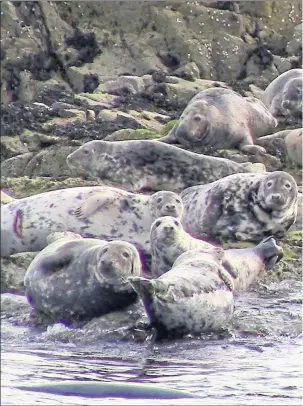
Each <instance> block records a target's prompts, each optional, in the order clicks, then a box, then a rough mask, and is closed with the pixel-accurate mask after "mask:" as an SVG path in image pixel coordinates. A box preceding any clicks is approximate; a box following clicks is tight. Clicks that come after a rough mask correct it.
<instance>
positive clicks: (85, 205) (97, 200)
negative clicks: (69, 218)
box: [74, 191, 117, 219]
mask: <svg viewBox="0 0 303 406" xmlns="http://www.w3.org/2000/svg"><path fill="white" fill-rule="evenodd" d="M114 202H117V194H116V193H115V192H113V191H104V192H98V193H96V194H95V195H93V196H90V197H88V198H87V199H86V200H85V201H83V202H82V203H81V204H80V206H79V207H77V208H76V209H75V210H74V215H75V216H76V217H77V218H82V219H83V218H88V217H90V216H93V215H94V214H96V212H98V211H100V210H101V209H102V208H103V207H105V206H107V205H108V204H113V203H114Z"/></svg>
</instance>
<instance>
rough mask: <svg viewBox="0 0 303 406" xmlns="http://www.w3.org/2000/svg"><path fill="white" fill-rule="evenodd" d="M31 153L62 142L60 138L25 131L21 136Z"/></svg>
mask: <svg viewBox="0 0 303 406" xmlns="http://www.w3.org/2000/svg"><path fill="white" fill-rule="evenodd" d="M19 137H20V140H21V141H22V142H23V143H24V144H25V145H26V147H27V148H28V150H29V151H30V152H38V151H40V149H41V148H45V147H48V146H50V145H54V144H58V143H59V142H62V139H60V138H59V137H52V136H50V135H46V134H42V133H38V132H36V131H29V130H24V131H23V133H22V134H21V135H20V136H19Z"/></svg>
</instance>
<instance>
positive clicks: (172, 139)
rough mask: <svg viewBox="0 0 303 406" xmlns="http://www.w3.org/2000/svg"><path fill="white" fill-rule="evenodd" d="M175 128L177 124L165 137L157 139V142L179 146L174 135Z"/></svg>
mask: <svg viewBox="0 0 303 406" xmlns="http://www.w3.org/2000/svg"><path fill="white" fill-rule="evenodd" d="M177 127H178V124H176V125H175V126H174V127H173V128H172V129H171V130H170V132H169V133H168V134H167V135H166V136H165V137H162V138H158V139H157V141H160V142H164V143H165V144H179V142H178V139H177V137H176V135H175V132H176V129H177Z"/></svg>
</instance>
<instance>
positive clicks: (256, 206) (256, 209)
mask: <svg viewBox="0 0 303 406" xmlns="http://www.w3.org/2000/svg"><path fill="white" fill-rule="evenodd" d="M181 198H182V200H183V204H184V212H183V216H182V219H181V223H182V225H183V227H184V229H185V230H186V231H187V232H189V233H191V234H193V235H195V236H199V237H203V236H204V237H205V235H206V236H208V237H209V238H214V239H215V240H216V237H219V239H223V240H243V241H252V242H259V241H260V240H261V239H262V238H263V237H267V236H270V235H273V236H277V237H281V236H283V234H284V233H285V232H286V231H287V230H288V229H289V228H290V226H291V225H292V224H293V223H294V222H295V219H296V215H297V199H298V190H297V184H296V181H295V180H294V178H293V177H292V176H291V175H289V174H288V173H287V172H282V171H275V172H270V173H262V174H261V173H260V174H250V173H242V174H241V175H240V174H235V175H230V176H227V177H225V178H223V179H220V180H217V181H215V182H212V183H210V184H208V185H201V186H193V187H191V188H188V189H185V190H184V191H183V192H182V193H181Z"/></svg>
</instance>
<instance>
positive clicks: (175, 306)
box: [129, 248, 234, 338]
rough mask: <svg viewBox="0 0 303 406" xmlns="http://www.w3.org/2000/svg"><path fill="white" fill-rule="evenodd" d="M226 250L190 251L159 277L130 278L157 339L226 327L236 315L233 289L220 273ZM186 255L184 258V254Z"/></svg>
mask: <svg viewBox="0 0 303 406" xmlns="http://www.w3.org/2000/svg"><path fill="white" fill-rule="evenodd" d="M223 255H224V252H223V250H222V249H220V248H217V249H216V250H213V249H211V250H207V249H205V251H204V252H203V250H190V251H187V252H186V253H184V254H182V255H181V256H179V257H178V259H177V261H176V262H175V263H174V265H173V267H172V269H171V270H170V271H168V272H166V273H164V274H163V275H161V276H160V277H159V278H157V279H151V280H148V279H145V278H142V277H130V278H129V280H130V283H131V284H132V285H133V287H134V289H135V290H136V291H137V293H138V294H139V296H140V298H141V300H142V302H143V305H144V307H145V311H146V314H147V316H148V318H149V321H150V324H151V326H153V327H155V328H156V330H157V333H158V338H161V337H163V336H182V335H184V334H188V333H191V334H200V333H202V332H209V331H216V330H219V329H221V328H224V327H225V326H226V324H227V323H228V321H229V320H230V318H231V317H232V314H233V309H234V301H233V292H232V291H231V290H230V288H229V287H228V286H227V285H226V284H225V283H224V282H223V280H222V279H221V278H220V276H219V271H220V270H222V271H224V268H223V266H222V259H223ZM183 256H185V258H184V257H183Z"/></svg>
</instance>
